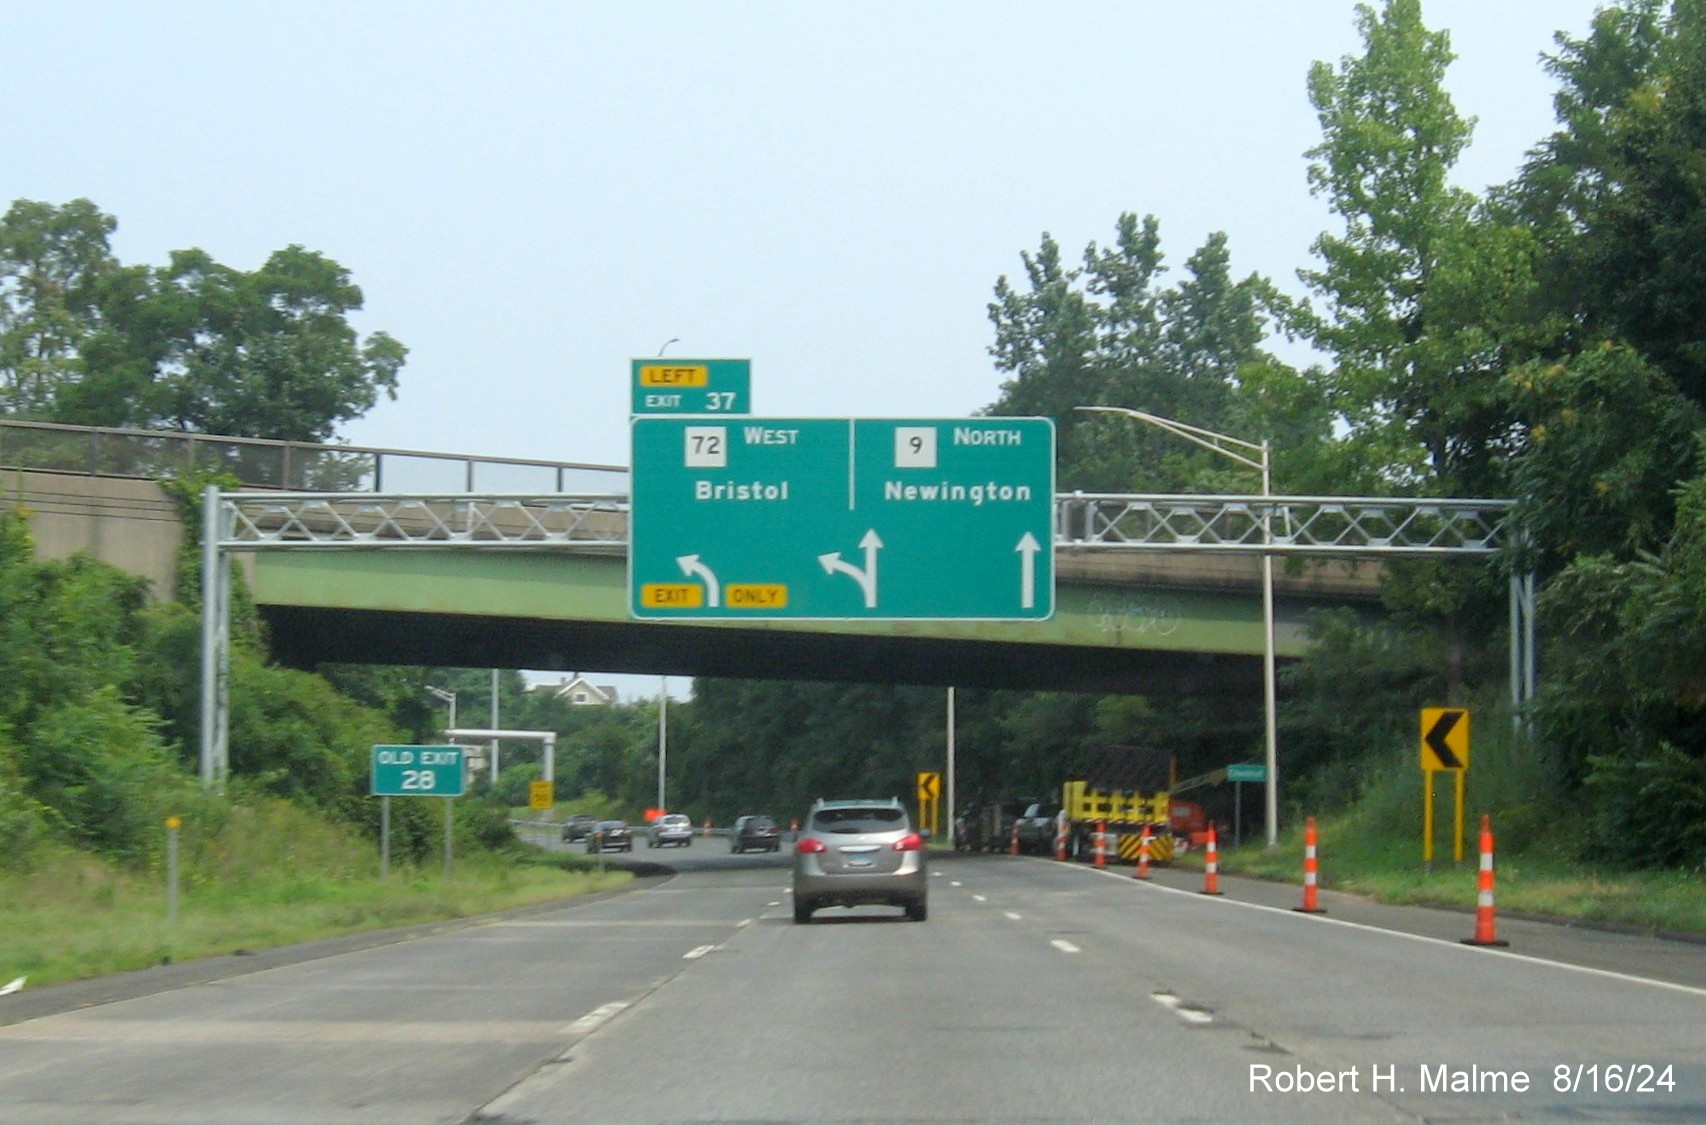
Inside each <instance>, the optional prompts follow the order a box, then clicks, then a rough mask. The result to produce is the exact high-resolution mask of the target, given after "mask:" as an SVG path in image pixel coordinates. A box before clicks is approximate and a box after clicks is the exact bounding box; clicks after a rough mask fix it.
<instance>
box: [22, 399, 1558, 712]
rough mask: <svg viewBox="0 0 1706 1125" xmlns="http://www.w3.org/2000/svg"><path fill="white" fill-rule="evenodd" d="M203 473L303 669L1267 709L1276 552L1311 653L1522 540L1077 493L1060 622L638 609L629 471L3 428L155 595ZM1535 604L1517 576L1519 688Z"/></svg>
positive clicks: (1292, 636)
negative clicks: (632, 586) (1002, 691)
mask: <svg viewBox="0 0 1706 1125" xmlns="http://www.w3.org/2000/svg"><path fill="white" fill-rule="evenodd" d="M204 466H205V467H217V468H220V469H222V470H225V471H227V472H231V473H234V474H235V475H237V476H238V477H239V479H242V480H244V481H245V482H247V485H246V487H245V489H244V490H242V491H232V492H225V493H217V492H215V493H210V494H209V495H208V496H207V497H204V503H205V505H206V508H205V511H204V520H205V521H206V525H207V526H208V527H211V528H214V529H215V530H216V534H214V535H211V536H208V537H206V538H205V540H204V542H203V544H202V546H203V552H204V572H205V576H206V577H205V582H206V584H207V588H209V589H214V590H217V591H225V590H226V589H227V580H225V579H223V578H222V576H223V575H224V574H226V573H227V572H228V570H229V567H230V565H231V563H232V562H233V561H239V565H241V566H242V567H243V568H244V571H245V574H246V576H247V580H248V582H249V584H250V586H251V588H252V590H253V592H254V596H255V601H256V604H257V606H258V608H259V611H260V613H261V614H262V616H263V618H264V619H265V620H266V621H267V623H268V625H269V627H270V630H271V634H272V638H273V642H274V649H275V653H276V655H277V656H278V657H279V658H280V659H282V660H285V661H287V662H290V663H295V664H299V665H312V664H315V663H319V662H353V663H404V664H424V665H441V666H454V667H508V668H530V669H541V670H547V669H572V670H588V669H596V670H600V671H610V672H637V673H650V674H666V675H678V676H695V675H705V676H723V677H745V678H785V679H821V680H847V681H872V682H885V683H910V684H937V685H944V686H948V685H958V686H968V687H970V686H988V687H1015V688H1033V689H1045V690H1076V691H1091V692H1105V693H1134V694H1146V695H1151V696H1157V697H1167V696H1169V695H1176V694H1189V695H1195V696H1204V697H1210V698H1214V699H1218V700H1222V701H1224V703H1225V704H1226V706H1227V708H1228V717H1229V718H1231V719H1234V720H1235V721H1236V719H1237V718H1238V717H1240V713H1242V714H1243V715H1247V716H1248V718H1249V719H1250V721H1251V724H1252V726H1254V725H1255V723H1256V721H1257V719H1258V717H1259V711H1258V702H1257V701H1258V700H1259V698H1260V685H1261V655H1262V652H1263V647H1264V622H1263V614H1262V607H1261V602H1260V599H1259V596H1258V590H1259V586H1260V576H1261V568H1262V566H1263V565H1264V562H1263V560H1264V557H1272V558H1273V559H1275V560H1277V563H1278V565H1277V568H1276V576H1275V594H1276V597H1275V609H1274V622H1275V651H1276V653H1277V655H1278V656H1279V657H1280V658H1281V659H1284V658H1287V657H1295V656H1296V655H1298V654H1300V653H1301V652H1302V651H1303V648H1304V645H1305V638H1304V635H1303V624H1304V619H1305V616H1306V614H1307V613H1308V611H1309V610H1310V609H1311V608H1313V607H1316V606H1320V605H1329V604H1347V603H1349V604H1353V605H1359V606H1363V607H1369V608H1371V609H1372V607H1373V605H1374V601H1375V599H1376V597H1377V595H1378V591H1379V582H1380V574H1381V569H1382V563H1383V562H1384V561H1386V560H1389V559H1393V558H1401V557H1456V558H1463V559H1465V560H1466V561H1468V562H1471V563H1473V562H1474V561H1476V560H1477V559H1479V560H1480V561H1482V562H1483V563H1484V562H1485V561H1486V560H1487V559H1488V558H1489V557H1490V556H1492V555H1494V554H1495V553H1497V552H1498V551H1499V550H1501V549H1503V548H1504V547H1506V546H1508V545H1509V541H1510V535H1511V532H1510V531H1509V529H1508V526H1507V521H1508V517H1509V512H1510V508H1511V504H1510V502H1508V501H1499V500H1430V499H1404V498H1356V497H1304V496H1158V495H1129V496H1085V495H1077V494H1063V495H1060V496H1057V497H1056V499H1055V521H1054V523H1055V529H1054V530H1055V534H1054V545H1053V547H1054V552H1055V574H1056V599H1055V603H1056V612H1055V614H1054V616H1053V618H1052V619H1050V620H1048V621H1040V622H1038V621H1033V622H990V621H972V622H961V621H899V622H896V621H798V622H790V621H767V622H754V623H751V624H747V623H741V622H733V621H718V622H707V623H688V622H680V621H645V622H642V621H635V620H633V619H632V618H631V617H630V616H629V614H628V610H627V598H626V589H627V585H626V584H627V574H626V547H627V515H628V511H627V476H626V470H625V469H623V468H620V467H616V466H599V465H588V464H581V463H572V462H539V461H518V460H495V459H486V458H477V457H469V456H465V455H452V454H435V453H422V452H417V451H408V450H377V449H362V448H356V447H348V446H313V445H302V444H299V443H287V442H264V441H252V440H240V439H229V438H212V437H207V436H204V435H188V434H156V433H142V432H137V431H120V430H98V429H88V428H83V427H64V426H48V425H45V424H39V423H18V422H6V423H0V472H3V473H4V479H3V480H0V484H3V485H4V487H5V489H6V493H7V496H8V497H9V498H11V499H12V500H13V501H14V502H17V503H21V504H23V505H24V506H26V507H28V508H29V509H30V510H31V511H32V513H33V517H32V526H33V528H34V530H35V532H36V535H37V540H38V543H39V544H40V545H41V547H42V549H43V553H44V554H48V555H53V554H68V553H70V552H71V551H72V550H89V551H91V552H92V553H94V554H96V555H98V556H101V557H106V558H108V559H109V561H114V562H116V563H118V565H121V566H126V568H127V569H132V570H135V571H137V572H139V573H146V574H150V575H151V577H153V579H154V581H155V586H156V590H157V592H160V593H162V594H165V593H167V592H168V591H169V578H168V576H169V575H170V573H171V567H172V559H173V557H174V555H175V552H176V550H177V548H178V545H179V542H180V540H181V537H182V533H181V528H180V525H179V523H178V516H177V510H176V507H175V504H174V502H172V501H171V500H169V499H167V498H166V497H165V495H164V494H163V493H162V492H161V490H160V488H159V486H158V485H157V484H154V483H153V482H154V481H155V480H157V479H160V478H162V477H168V476H182V475H184V474H185V472H186V471H188V470H190V469H194V468H196V467H204ZM493 482H503V483H504V484H508V485H511V486H512V487H511V488H509V489H507V490H505V491H493V490H491V487H492V483H493ZM517 484H521V485H525V486H526V488H525V490H521V489H519V488H516V487H513V486H515V485H517ZM423 485H424V487H423ZM144 544H152V547H151V549H146V548H145V547H144ZM223 596H228V594H227V595H223ZM1531 600H1532V592H1531V591H1528V592H1527V593H1524V591H1523V590H1522V588H1521V587H1520V585H1518V584H1513V593H1512V637H1513V654H1512V664H1513V678H1512V692H1513V696H1516V697H1518V698H1519V699H1520V698H1525V697H1526V695H1527V693H1528V692H1529V691H1531V690H1532V688H1531V680H1532V656H1531V655H1530V654H1531V652H1532V645H1531V643H1530V645H1529V648H1528V652H1527V653H1519V652H1518V651H1517V648H1516V647H1515V646H1516V645H1517V643H1518V638H1520V637H1522V636H1523V635H1525V634H1526V632H1527V629H1526V626H1525V625H1524V624H1523V622H1524V621H1525V620H1526V617H1527V614H1528V606H1529V605H1530V604H1531ZM222 604H223V597H221V598H216V599H213V600H212V602H211V603H210V608H212V609H213V610H214V611H215V612H213V613H211V614H210V621H209V623H208V624H207V626H206V628H207V630H208V632H209V636H208V641H209V643H208V644H207V645H205V646H204V647H205V648H206V649H207V650H208V651H209V652H210V653H217V652H219V651H221V650H222V649H223V646H224V637H223V634H222V633H221V632H220V630H221V629H223V627H224V626H223V617H224V615H223V613H222V612H220V610H221V608H222ZM1519 666H1525V667H1526V669H1527V671H1526V675H1527V677H1528V682H1529V685H1530V686H1529V687H1528V688H1527V690H1524V688H1523V687H1522V685H1521V683H1520V682H1519V681H1521V680H1522V676H1523V673H1521V672H1519V671H1518V669H1519Z"/></svg>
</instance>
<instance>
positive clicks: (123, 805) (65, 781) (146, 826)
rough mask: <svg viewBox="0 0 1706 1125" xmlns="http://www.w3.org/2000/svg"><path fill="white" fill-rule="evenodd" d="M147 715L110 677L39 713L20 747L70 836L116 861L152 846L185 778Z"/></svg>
mask: <svg viewBox="0 0 1706 1125" xmlns="http://www.w3.org/2000/svg"><path fill="white" fill-rule="evenodd" d="M155 723H156V720H155V718H154V717H153V716H152V715H151V714H149V713H148V712H145V711H139V710H137V709H135V708H132V707H130V706H129V705H127V704H126V703H125V702H124V701H123V700H122V699H120V698H119V694H118V690H117V689H116V688H114V687H112V686H110V685H109V686H106V687H102V688H100V689H99V690H97V691H96V692H95V693H94V694H93V695H91V696H90V697H89V698H88V699H86V700H79V701H72V702H65V703H61V704H59V705H57V706H55V707H52V708H50V709H48V710H46V711H44V712H43V713H42V714H41V715H40V717H39V718H38V720H37V722H36V724H35V726H34V727H33V728H32V730H31V731H30V737H29V741H28V743H27V745H26V747H25V753H24V755H23V765H24V773H25V775H26V776H27V778H28V784H29V786H30V788H31V790H32V793H33V795H34V796H35V797H36V798H37V799H38V800H39V801H41V802H42V803H43V804H46V805H50V806H52V807H53V808H54V809H56V810H57V811H58V813H59V815H60V816H61V817H62V818H63V823H64V826H65V829H66V831H67V832H68V834H69V835H70V837H71V839H72V841H73V842H75V843H77V844H78V845H80V846H83V847H87V848H90V849H92V850H94V851H96V852H99V853H101V854H102V855H105V856H108V857H110V858H112V859H116V860H119V861H120V862H124V863H138V862H141V861H143V860H145V859H147V858H148V857H149V856H150V855H151V854H152V852H154V851H156V850H158V848H159V846H160V834H159V832H158V831H157V830H156V829H157V828H158V825H159V823H160V822H161V821H162V820H164V818H165V816H166V814H167V812H168V811H169V810H170V809H171V807H172V805H173V804H174V803H176V801H177V798H178V796H179V794H180V793H181V792H183V791H184V790H186V789H188V788H189V786H190V779H189V777H188V775H186V774H185V773H184V772H183V771H182V770H180V769H178V768H177V767H176V766H175V765H174V764H173V762H172V758H171V755H170V753H169V752H168V750H167V749H166V747H165V745H164V744H163V743H162V742H161V741H160V738H159V736H158V735H157V734H156V733H155V729H154V728H155Z"/></svg>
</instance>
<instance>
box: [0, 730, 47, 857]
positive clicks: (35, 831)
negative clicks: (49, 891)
mask: <svg viewBox="0 0 1706 1125" xmlns="http://www.w3.org/2000/svg"><path fill="white" fill-rule="evenodd" d="M17 759H18V750H17V747H16V746H14V745H13V744H12V743H11V741H10V740H8V739H7V738H6V737H5V735H4V733H3V732H0V869H4V870H8V871H28V870H29V869H30V864H31V861H32V860H33V859H34V857H35V852H36V848H37V847H38V846H39V845H40V844H41V843H42V841H44V840H45V839H47V837H48V835H49V823H50V821H51V819H52V813H51V811H50V810H49V809H48V808H47V807H46V806H45V805H43V804H42V803H41V802H40V801H38V800H36V799H35V798H34V797H32V796H30V795H29V793H28V792H27V791H26V789H25V786H24V775H23V773H22V772H21V771H20V770H19V769H18V761H17Z"/></svg>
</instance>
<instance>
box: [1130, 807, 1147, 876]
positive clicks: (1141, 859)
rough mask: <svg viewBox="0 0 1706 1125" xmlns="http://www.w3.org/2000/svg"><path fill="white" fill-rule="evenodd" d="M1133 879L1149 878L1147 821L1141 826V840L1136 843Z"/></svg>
mask: <svg viewBox="0 0 1706 1125" xmlns="http://www.w3.org/2000/svg"><path fill="white" fill-rule="evenodd" d="M1133 878H1136V879H1147V878H1149V823H1148V822H1147V821H1145V822H1144V825H1143V838H1142V839H1140V840H1139V841H1138V842H1137V871H1136V873H1135V874H1134V875H1133Z"/></svg>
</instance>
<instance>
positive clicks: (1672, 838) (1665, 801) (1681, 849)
mask: <svg viewBox="0 0 1706 1125" xmlns="http://www.w3.org/2000/svg"><path fill="white" fill-rule="evenodd" d="M1584 788H1585V790H1586V791H1587V793H1588V794H1589V795H1590V797H1591V814H1590V816H1589V817H1588V826H1589V832H1588V833H1587V837H1588V841H1587V842H1588V846H1589V848H1590V851H1589V852H1588V856H1589V857H1592V856H1593V855H1595V854H1596V853H1597V854H1598V855H1599V856H1600V857H1603V856H1605V855H1608V854H1610V855H1617V856H1621V857H1624V859H1625V860H1626V862H1627V863H1628V865H1629V866H1632V867H1650V868H1651V867H1684V868H1692V869H1694V870H1701V869H1706V758H1701V757H1696V756H1693V755H1690V754H1688V753H1685V752H1684V751H1682V750H1680V749H1678V748H1677V747H1676V746H1674V745H1672V744H1671V743H1669V742H1660V743H1658V744H1657V745H1656V746H1653V747H1650V748H1648V747H1624V748H1621V749H1620V750H1619V751H1618V752H1617V753H1616V754H1607V755H1600V756H1595V757H1591V758H1589V759H1588V775H1587V778H1586V780H1585V782H1584Z"/></svg>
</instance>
